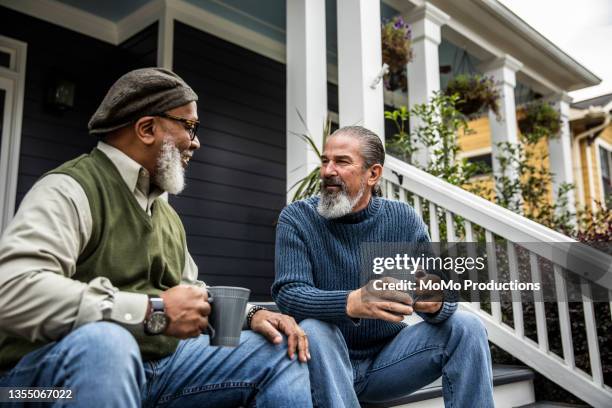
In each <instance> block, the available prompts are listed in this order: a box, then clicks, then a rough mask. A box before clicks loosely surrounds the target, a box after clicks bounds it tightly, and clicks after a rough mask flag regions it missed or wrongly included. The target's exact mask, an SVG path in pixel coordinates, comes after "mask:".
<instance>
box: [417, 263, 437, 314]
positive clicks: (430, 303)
mask: <svg viewBox="0 0 612 408" xmlns="http://www.w3.org/2000/svg"><path fill="white" fill-rule="evenodd" d="M415 277H416V283H417V289H416V291H415V292H414V295H415V300H416V302H415V303H414V305H413V307H414V310H416V311H417V312H423V313H436V312H437V311H438V310H440V308H441V307H442V303H443V299H444V295H443V293H442V291H440V290H425V289H421V288H420V285H421V282H428V281H431V282H433V283H439V282H440V277H439V276H437V275H432V274H430V273H425V272H423V271H419V272H417V274H416V275H415Z"/></svg>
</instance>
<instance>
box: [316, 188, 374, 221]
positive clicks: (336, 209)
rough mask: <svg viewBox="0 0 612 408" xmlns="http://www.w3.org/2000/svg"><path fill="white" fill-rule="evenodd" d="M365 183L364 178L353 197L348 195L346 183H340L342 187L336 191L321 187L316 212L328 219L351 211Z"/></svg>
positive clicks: (363, 189) (363, 190)
mask: <svg viewBox="0 0 612 408" xmlns="http://www.w3.org/2000/svg"><path fill="white" fill-rule="evenodd" d="M365 188H366V183H365V180H364V182H363V183H362V184H361V187H360V188H359V191H358V192H357V194H355V196H354V197H350V196H349V194H348V193H347V192H346V185H345V184H344V183H342V189H341V190H340V191H338V192H336V193H328V192H326V190H325V187H323V188H322V189H321V196H320V199H319V205H317V212H318V213H319V215H321V216H322V217H324V218H327V219H328V220H333V219H334V218H340V217H344V216H345V215H347V214H350V213H351V212H352V211H353V208H355V206H356V205H357V203H358V202H359V200H361V197H363V193H364V192H365Z"/></svg>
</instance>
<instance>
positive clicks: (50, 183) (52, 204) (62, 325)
mask: <svg viewBox="0 0 612 408" xmlns="http://www.w3.org/2000/svg"><path fill="white" fill-rule="evenodd" d="M97 147H98V149H99V150H101V151H102V152H103V153H104V154H106V156H108V158H109V159H110V160H111V161H112V162H113V164H114V165H115V166H116V167H117V169H118V170H119V173H120V174H121V177H122V178H123V180H124V181H125V183H126V184H127V186H128V187H129V188H130V191H132V192H133V193H134V196H135V197H136V200H137V201H138V203H139V204H140V206H141V208H142V209H143V211H145V212H146V213H147V214H149V215H151V205H152V204H153V201H154V200H155V199H156V198H157V197H159V196H160V195H161V194H162V193H163V191H161V190H159V189H157V188H155V189H153V190H151V191H150V190H149V188H150V187H149V186H150V182H149V181H150V180H149V173H148V171H147V170H146V169H144V168H143V167H142V166H141V165H140V164H138V163H137V162H135V161H134V160H132V159H131V158H130V157H128V156H127V155H126V154H125V153H123V152H122V151H120V150H118V149H116V148H114V147H112V146H110V145H108V144H106V143H103V142H99V143H98V146H97ZM91 232H92V216H91V211H90V208H89V202H88V200H87V196H86V195H85V191H84V190H83V188H82V187H81V186H80V184H79V183H78V182H77V181H76V180H74V179H73V178H72V177H70V176H67V175H64V174H51V175H49V176H46V177H44V178H42V179H41V180H39V181H38V182H37V183H36V184H35V185H34V186H33V187H32V189H31V190H30V191H29V192H28V193H27V194H26V196H25V197H24V198H23V201H22V202H21V205H20V207H19V210H18V211H17V213H16V214H15V217H14V218H13V220H12V221H11V223H10V224H9V225H8V227H7V229H6V230H5V231H4V234H3V235H2V237H1V238H0V331H2V332H4V333H6V334H9V335H17V336H24V337H26V338H28V339H30V340H31V341H35V340H42V341H53V340H56V339H58V338H61V337H62V336H64V335H66V334H67V333H68V332H70V331H71V330H74V329H76V328H78V327H80V326H81V325H83V324H85V323H89V322H93V321H98V320H102V319H105V320H112V321H115V322H117V323H119V324H121V325H123V326H125V327H126V328H128V329H130V330H141V329H142V322H143V320H144V318H145V314H146V310H147V305H148V299H147V296H146V295H143V294H137V293H131V292H123V291H120V290H118V289H117V288H115V287H114V286H113V285H112V282H110V281H109V280H108V279H107V278H104V277H99V278H95V279H93V280H92V281H91V282H89V283H83V282H79V281H77V280H74V279H71V277H72V276H73V275H74V273H75V272H76V262H77V259H78V258H79V255H80V254H81V252H82V251H83V250H84V249H85V247H86V245H87V242H88V241H89V238H90V237H91ZM197 276H198V267H197V265H196V264H195V262H194V261H193V259H192V257H191V255H190V254H189V252H188V251H187V248H185V269H184V270H183V278H182V282H183V283H186V284H193V285H198V286H203V285H204V282H201V281H198V280H197Z"/></svg>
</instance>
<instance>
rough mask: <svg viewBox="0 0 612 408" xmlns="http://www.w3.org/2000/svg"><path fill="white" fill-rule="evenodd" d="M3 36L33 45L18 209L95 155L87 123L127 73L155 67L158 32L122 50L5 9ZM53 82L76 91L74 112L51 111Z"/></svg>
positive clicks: (0, 22)
mask: <svg viewBox="0 0 612 408" xmlns="http://www.w3.org/2000/svg"><path fill="white" fill-rule="evenodd" d="M0 34H2V35H5V36H8V37H11V38H15V39H17V40H20V41H24V42H26V43H27V44H28V51H27V66H26V84H25V99H24V113H23V130H22V136H21V155H20V157H19V180H18V186H17V200H16V206H18V205H19V203H20V202H21V200H22V198H23V196H24V195H25V193H26V192H27V191H28V190H29V189H30V187H32V185H33V184H34V182H35V181H36V180H37V179H38V178H39V177H40V176H41V175H42V174H43V173H45V172H46V171H48V170H51V169H53V168H54V167H56V166H58V165H59V164H61V163H63V162H64V161H66V160H69V159H72V158H74V157H76V156H78V155H79V154H81V153H84V152H88V151H90V150H91V149H92V148H93V146H95V144H96V139H95V138H94V137H91V136H89V135H88V134H87V122H88V121H89V118H90V117H91V115H92V114H93V112H94V111H95V109H96V108H97V106H98V104H99V103H100V101H101V100H102V98H103V97H104V95H105V94H106V91H107V90H108V88H109V87H110V85H112V83H113V82H114V81H115V80H116V79H117V78H118V77H119V76H120V75H122V74H123V73H125V72H126V71H127V70H129V69H132V68H135V67H138V66H145V65H146V66H151V65H155V55H156V48H157V27H156V26H151V27H149V28H147V29H146V30H144V31H143V32H141V33H139V34H137V35H135V36H134V37H133V38H130V39H129V40H127V41H126V42H125V43H124V44H122V45H121V46H119V47H116V46H113V45H111V44H107V43H105V42H102V41H98V40H96V39H93V38H91V37H88V36H85V35H82V34H79V33H76V32H74V31H70V30H67V29H65V28H62V27H59V26H56V25H53V24H50V23H47V22H44V21H42V20H39V19H36V18H33V17H30V16H27V15H24V14H21V13H18V12H15V11H13V10H10V9H6V8H2V7H0ZM54 78H62V79H68V80H70V81H73V82H74V83H75V85H76V88H75V89H76V90H75V98H74V108H73V109H70V110H67V111H64V112H60V111H54V110H53V109H50V108H49V107H48V106H46V103H45V98H46V95H45V94H46V90H47V88H48V84H49V83H50V82H51V81H52V80H53V79H54Z"/></svg>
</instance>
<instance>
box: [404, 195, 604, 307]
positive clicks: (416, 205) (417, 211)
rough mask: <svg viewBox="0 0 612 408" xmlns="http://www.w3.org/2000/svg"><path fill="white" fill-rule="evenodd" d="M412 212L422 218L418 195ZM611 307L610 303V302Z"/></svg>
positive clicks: (415, 196)
mask: <svg viewBox="0 0 612 408" xmlns="http://www.w3.org/2000/svg"><path fill="white" fill-rule="evenodd" d="M414 211H416V213H417V215H418V216H419V217H421V218H423V209H422V208H421V197H419V196H418V195H416V194H415V195H414ZM610 304H611V305H612V302H610Z"/></svg>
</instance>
